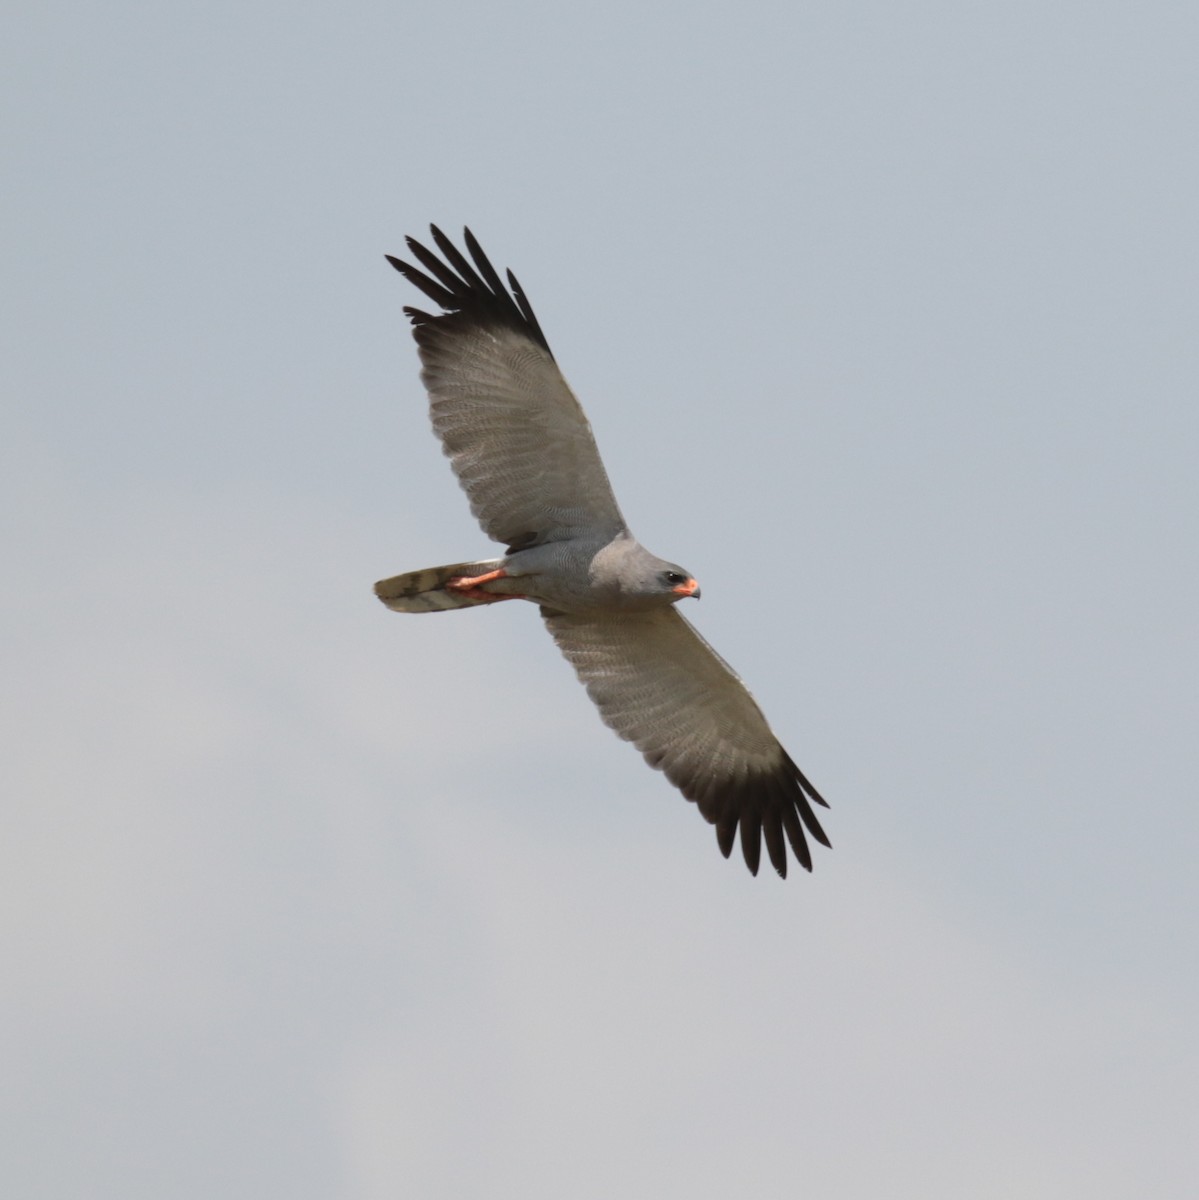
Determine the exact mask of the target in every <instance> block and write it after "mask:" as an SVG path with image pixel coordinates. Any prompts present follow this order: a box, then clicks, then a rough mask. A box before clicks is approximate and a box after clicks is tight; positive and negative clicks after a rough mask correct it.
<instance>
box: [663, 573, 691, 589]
mask: <svg viewBox="0 0 1199 1200" xmlns="http://www.w3.org/2000/svg"><path fill="white" fill-rule="evenodd" d="M666 582H667V583H669V584H670V586H671V587H674V586H675V585H676V584H680V583H686V582H687V576H686V575H680V574H679V573H678V571H667V572H666Z"/></svg>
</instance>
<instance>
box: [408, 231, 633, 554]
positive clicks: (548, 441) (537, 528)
mask: <svg viewBox="0 0 1199 1200" xmlns="http://www.w3.org/2000/svg"><path fill="white" fill-rule="evenodd" d="M431 228H432V233H433V241H434V242H435V243H436V245H437V248H438V249H439V250H440V251H441V254H442V256H443V257H444V260H445V261H442V259H441V258H438V257H437V255H436V254H434V253H433V252H432V251H431V250H429V249H427V248H426V247H425V246H422V245H421V244H420V243H419V242H417V241H415V240H414V239H412V238H408V239H407V241H408V248H409V250H410V251H411V252H412V255H413V257H414V258H415V259H416V260H417V261H418V262H419V263H420V265H421V267H422V268H423V270H421V269H418V268H417V267H414V266H412V265H410V264H409V263H405V262H401V261H400V260H399V259H396V258H392V257H391V256H390V255H388V261H389V262H390V263H391V265H392V266H393V267H395V269H396V270H397V271H399V272H400V273H401V274H402V275H403V276H404V277H405V278H406V279H407V280H408V281H409V282H410V283H413V284H415V285H416V286H417V287H418V288H420V290H421V291H422V292H424V293H425V295H426V296H428V297H429V299H430V300H432V301H433V302H434V303H435V304H437V305H438V306H439V307H440V308H441V309H442V310H444V311H442V312H440V313H436V314H430V313H427V312H423V311H421V310H420V309H416V308H406V309H405V310H404V311H405V312H406V313H407V314H408V316H409V318H410V319H411V321H412V324H413V335H414V336H415V338H416V341H417V345H418V346H419V348H420V357H421V363H422V364H423V366H424V370H423V371H422V372H421V378H422V380H423V381H424V384H425V387H426V389H427V390H428V393H429V405H430V415H431V416H432V419H433V428H434V430H435V431H436V433H437V436H438V437H439V438H441V441H442V445H443V447H444V448H445V452H446V454H447V455H448V456H449V459H450V462H451V463H452V465H453V468H454V472H455V474H457V476H458V480H459V482H460V483H461V484H462V487H463V488H464V489H465V491H466V494H467V496H468V497H469V499H470V507H471V511H472V512H473V513H474V514H475V516H476V517H477V518H478V520H479V524H480V525H482V527H483V530H484V532H485V533H486V534H487V535H488V536H489V537H491V538H494V539H495V540H496V541H498V542H504V543H505V544H507V545H508V546H510V547H517V548H519V547H522V546H531V545H536V544H538V543H540V542H547V541H556V540H559V539H561V538H564V537H571V536H573V535H574V534H576V533H579V532H582V531H587V532H589V533H600V532H604V531H608V532H610V534H611V535H612V536H615V534H617V533H619V532H621V531H622V530H623V529H624V520H623V518H622V517H621V515H620V509H619V508H618V507H617V504H616V498H615V497H614V496H613V495H612V487H611V484H609V482H608V476H607V473H606V472H605V471H604V464H603V462H602V461H601V460H600V456H599V451H598V450H597V449H596V445H595V439H594V438H593V437H592V436H591V426H590V425H589V424H588V422H587V417H586V414H585V413H584V412H583V409H582V407H581V406H580V404H579V402H578V400H576V399H575V396H574V393H573V392H572V391H571V390H570V388H569V387H568V386H567V384H566V380H565V379H563V378H562V373H561V372H560V371H559V370H558V367H557V364H556V363H555V362H554V356H553V355H552V354H551V353H550V348H549V345H548V344H547V343H546V340H545V335H544V334H543V333H542V332H541V326H540V325H539V324H538V323H537V318H536V317H535V316H534V315H533V309H532V308H531V307H530V305H529V301H528V299H527V298H526V296H525V294H524V292H523V291H522V290H521V287H520V284H519V283H517V281H516V277H515V276H514V275H513V274H512V272H511V271H509V272H508V286H505V285H504V283H503V282H502V281H501V279H500V277H499V275H498V274H497V273H496V270H495V268H494V267H493V266H492V265H491V263H490V262H489V261H488V259H487V256H486V255H485V254H484V253H483V251H482V249H481V248H480V247H479V243H478V242H477V241H475V239H474V237H473V236H472V234H471V232H470V230H469V229H468V230H466V231H465V240H466V248H467V250H468V251H469V252H470V257H471V259H473V260H474V261H473V263H472V262H471V261H470V260H468V259H467V258H466V256H465V255H464V254H462V252H461V251H460V250H458V248H457V247H456V246H455V245H454V244H453V243H452V242H451V241H450V240H449V238H447V237H446V236H445V234H443V233H442V232H441V230H440V229H438V228H437V226H435V225H434V226H432V227H431Z"/></svg>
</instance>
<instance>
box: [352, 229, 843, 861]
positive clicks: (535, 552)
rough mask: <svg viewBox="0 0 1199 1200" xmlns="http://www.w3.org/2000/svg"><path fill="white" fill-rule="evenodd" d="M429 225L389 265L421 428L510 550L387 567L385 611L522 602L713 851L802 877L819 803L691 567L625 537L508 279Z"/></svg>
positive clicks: (574, 404)
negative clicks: (419, 304) (711, 634)
mask: <svg viewBox="0 0 1199 1200" xmlns="http://www.w3.org/2000/svg"><path fill="white" fill-rule="evenodd" d="M432 233H433V241H434V243H435V244H436V246H437V248H438V250H439V251H440V252H441V255H442V258H439V257H438V256H437V255H436V254H434V253H433V252H432V251H431V250H429V249H427V248H426V247H425V246H422V245H421V244H420V243H419V242H417V241H415V240H413V239H412V238H408V239H407V244H408V248H409V250H410V251H411V253H412V255H413V257H414V258H415V259H416V260H417V262H419V263H420V266H421V268H423V270H421V269H418V268H417V267H415V266H412V265H410V264H409V263H406V262H402V261H400V260H399V259H396V258H391V257H390V256H388V261H389V262H390V263H391V264H392V266H394V267H395V268H396V270H398V271H399V272H400V273H401V274H403V275H404V277H405V278H406V279H407V280H408V281H409V282H411V283H413V284H415V286H416V287H418V288H419V289H420V290H421V291H422V292H424V294H425V295H426V296H428V297H429V299H430V300H432V301H433V302H434V304H436V305H437V306H438V308H440V309H441V310H442V311H441V312H439V313H435V314H430V313H428V312H425V311H424V310H422V309H416V308H405V310H404V311H405V313H407V315H408V316H409V318H410V319H411V321H412V324H413V333H414V336H415V338H416V342H417V345H418V347H419V352H420V358H421V363H422V367H423V369H422V371H421V379H422V380H423V382H424V385H425V388H426V389H427V391H428V393H429V406H430V414H431V417H432V421H433V428H434V430H435V431H436V433H437V435H438V437H439V438H440V439H441V442H442V446H443V448H444V450H445V453H446V455H447V456H448V457H449V459H450V464H451V466H452V467H453V469H454V472H455V474H456V475H457V476H458V480H459V482H460V483H461V484H462V487H463V489H464V490H465V492H466V494H467V497H468V499H469V500H470V507H471V511H472V512H473V513H474V515H475V517H476V518H477V519H478V521H479V524H480V525H481V526H482V527H483V531H484V532H485V533H486V534H487V535H488V536H489V537H491V538H492V539H493V540H495V541H497V542H500V543H503V544H504V545H505V546H507V548H508V552H507V554H505V555H504V556H503V557H502V558H498V559H486V560H477V561H474V562H465V563H455V564H452V565H449V566H445V567H432V568H427V569H425V570H423V571H412V572H408V573H407V574H404V575H397V576H394V577H393V578H391V579H386V580H383V581H382V582H380V583H378V584H376V585H375V592H376V594H377V595H378V596H379V598H380V600H382V601H383V603H384V604H386V605H387V606H388V607H389V608H391V609H393V610H394V611H396V612H438V611H445V610H448V609H451V608H465V607H474V606H478V605H480V604H492V603H496V602H498V601H502V600H510V599H525V600H530V601H532V602H534V603H536V604H537V605H538V606H539V607H540V610H541V615H542V617H543V618H544V620H545V623H546V625H547V627H548V628H549V631H550V633H551V634H552V636H553V638H554V641H555V642H556V643H557V645H558V647H559V649H560V650H561V651H562V653H563V655H565V657H566V658H567V659H568V660H569V662H570V663H571V665H572V666H573V667H574V669H575V671H576V673H577V674H578V676H579V679H580V680H581V681H582V682H583V684H584V685H585V686H586V688H587V691H588V694H589V695H590V696H591V699H592V700H593V701H594V702H595V704H596V706H597V708H598V709H599V711H600V715H601V716H602V717H603V719H604V721H605V722H606V723H607V724H608V725H609V726H610V727H611V728H612V729H613V730H615V731H616V733H617V734H619V735H620V736H621V737H622V738H625V739H626V740H628V741H631V742H632V743H633V744H634V745H635V746H636V747H637V749H638V750H640V751H641V753H642V754H643V755H644V756H645V759H646V761H647V762H648V763H649V764H650V765H651V766H652V767H655V768H658V769H660V770H662V771H663V772H664V773H665V775H666V777H667V778H668V779H669V780H670V781H671V783H673V784H674V785H675V786H676V787H677V788H678V789H679V790H680V791H681V792H682V793H683V795H684V796H686V797H687V799H689V800H692V801H694V802H695V804H696V805H697V806H698V808H699V810H700V812H701V813H702V814H703V816H704V817H705V818H706V819H707V820H708V821H709V822H710V823H711V824H712V825H714V826H715V827H716V837H717V842H718V844H719V846H720V849H721V851H722V853H723V854H724V855H725V856H726V857H727V856H728V855H729V854H730V852H731V851H732V848H733V843H734V840H735V838H736V834H737V830H738V828H739V829H740V831H741V849H742V853H743V855H744V858H745V862H746V865H747V866H748V867H749V869H750V870H751V871H752V872H754V873H755V874H756V873H757V870H758V864H759V860H760V856H761V844H762V840H763V838H764V839H765V842H766V849H767V854H768V855H769V857H770V861H771V863H772V864H773V865H774V867H775V869H776V870H777V871H778V873H779V874H780V875H782V876H786V874H787V852H786V846H787V844H790V846H791V850H792V853H793V854H794V856H795V858H796V860H797V861H798V862H799V863H800V864H801V865H802V866H803V867H805V868H807V869H808V870H811V868H812V858H811V854H810V852H809V850H808V845H807V838H806V836H805V833H806V834H807V835H810V836H811V837H813V838H815V839H816V840H817V841H818V842H821V843H822V844H824V845H826V846H827V845H829V841H828V838H827V837H826V836H825V833H824V831H823V829H821V827H820V823H819V821H818V820H817V819H816V815H815V812H814V811H813V808H812V805H813V804H820V805H824V804H825V801H824V800H823V799H822V798H821V796H820V794H819V793H818V792H817V791H816V789H815V788H814V787H813V786H812V784H811V783H810V782H809V781H808V779H807V778H806V777H805V775H804V774H803V772H802V771H800V770H799V768H798V767H797V766H796V765H795V763H794V762H793V761H792V760H791V758H790V756H789V755H788V754H787V752H786V751H785V750H784V749H783V747H782V746H781V745H780V744H779V741H778V739H777V738H776V737H775V735H774V733H773V732H772V731H771V729H770V726H769V725H768V724H767V722H766V719H765V717H764V716H763V715H762V712H761V710H760V709H759V708H758V706H757V704H756V703H755V702H754V699H753V697H752V696H751V695H750V694H749V692H748V691H747V690H746V688H745V686H744V684H742V682H741V681H740V679H738V677H737V676H736V674H735V673H734V672H733V671H732V669H731V668H730V667H729V666H728V664H727V663H725V661H724V660H723V659H722V658H721V657H720V656H719V655H718V654H717V653H716V652H715V651H714V650H713V649H712V648H711V647H710V646H709V645H708V644H707V642H705V641H704V639H703V638H702V637H701V636H700V635H699V633H697V632H696V630H695V629H694V628H693V627H692V626H691V624H690V623H689V622H688V621H687V620H686V619H685V618H684V617H682V616H681V615H680V614H679V612H678V611H677V610H676V608H675V607H674V606H675V604H676V603H677V602H678V601H679V600H680V599H683V598H684V597H686V596H695V597H698V596H699V588H698V586H697V584H696V582H695V580H694V579H693V578H692V576H691V575H690V573H689V572H687V571H685V570H684V569H683V568H682V567H680V566H678V565H677V564H675V563H670V562H667V561H666V560H664V559H660V558H658V557H657V556H655V555H653V554H650V553H649V551H648V550H646V549H645V548H644V547H643V546H642V545H641V544H640V543H639V542H638V541H637V540H636V539H635V538H634V537H633V535H632V534H631V533H630V532H629V529H628V526H627V525H626V524H625V521H624V518H623V516H622V515H621V512H620V508H619V507H618V505H617V503H616V498H615V496H614V495H613V494H612V487H611V485H610V484H609V482H608V476H607V472H606V471H605V470H604V465H603V462H602V461H601V459H600V456H599V451H598V450H597V448H596V445H595V440H594V438H593V437H592V435H591V427H590V425H589V424H588V421H587V417H586V415H585V414H584V412H583V409H582V407H581V406H580V404H579V402H578V400H576V399H575V396H574V394H573V393H572V392H571V390H570V388H569V387H568V386H567V384H566V381H565V379H563V377H562V374H561V372H560V371H559V370H558V367H557V364H556V363H555V362H554V357H553V355H552V354H551V352H550V348H549V345H548V343H547V342H546V340H545V335H544V334H543V333H542V331H541V326H540V325H539V324H538V322H537V318H536V316H535V315H534V314H533V310H532V307H531V306H530V304H529V302H528V299H527V298H526V296H525V294H524V292H523V290H522V289H521V287H520V284H519V283H518V282H517V281H516V278H515V276H514V275H513V274H512V273H511V272H510V271H509V272H508V275H507V285H505V283H504V282H503V281H502V280H501V279H500V277H499V275H498V274H497V272H496V271H495V269H494V267H492V265H491V263H490V262H489V261H488V259H487V257H486V255H485V254H484V253H483V251H482V249H481V248H480V246H479V244H478V242H476V241H475V239H474V237H473V236H472V235H471V232H470V230H469V229H468V230H466V231H465V241H466V247H467V250H468V252H469V254H470V258H469V259H468V258H467V257H466V256H465V255H464V254H462V252H461V251H460V250H458V248H457V247H456V246H454V244H453V243H452V242H451V241H450V240H449V239H448V238H447V237H446V236H445V235H444V234H443V233H442V232H441V231H440V230H439V229H438V228H437V227H436V226H433V227H432ZM443 259H444V261H443Z"/></svg>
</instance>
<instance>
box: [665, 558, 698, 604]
mask: <svg viewBox="0 0 1199 1200" xmlns="http://www.w3.org/2000/svg"><path fill="white" fill-rule="evenodd" d="M658 579H659V583H660V585H661V587H662V588H663V589H664V590H665V592H666V594H667V595H669V596H671V597H675V598H677V599H679V600H682V599H684V598H685V597H687V596H691V597H692V598H693V599H695V600H698V599H699V584H698V583H697V582H696V580H695V576H694V575H691V574H689V573H688V572H687V571H684V570H683V568H682V567H676V566H673V565H672V566H668V567H666V568H665V570H662V571H659V572H658Z"/></svg>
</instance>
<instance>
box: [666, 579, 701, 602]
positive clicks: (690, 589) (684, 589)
mask: <svg viewBox="0 0 1199 1200" xmlns="http://www.w3.org/2000/svg"><path fill="white" fill-rule="evenodd" d="M670 590H671V591H672V592H677V593H678V594H679V595H680V596H694V597H695V599H696V600H698V599H699V584H698V583H696V582H695V580H694V579H688V580H687V582H686V583H680V584H679V585H678V586H677V587H672V588H671V589H670Z"/></svg>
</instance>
